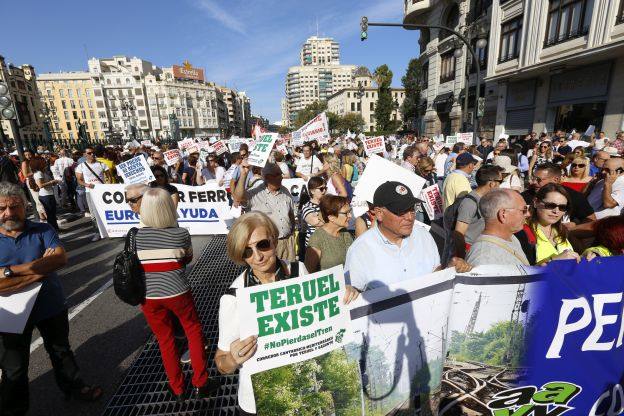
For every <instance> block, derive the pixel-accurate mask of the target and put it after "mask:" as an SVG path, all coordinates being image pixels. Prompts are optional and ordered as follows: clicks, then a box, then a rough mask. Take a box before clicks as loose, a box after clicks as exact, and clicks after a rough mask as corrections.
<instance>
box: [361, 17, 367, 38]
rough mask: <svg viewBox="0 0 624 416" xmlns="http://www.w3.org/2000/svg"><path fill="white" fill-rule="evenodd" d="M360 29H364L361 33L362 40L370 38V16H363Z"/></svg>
mask: <svg viewBox="0 0 624 416" xmlns="http://www.w3.org/2000/svg"><path fill="white" fill-rule="evenodd" d="M360 29H361V30H362V31H361V33H360V40H362V41H365V40H366V39H368V17H366V16H362V21H361V22H360Z"/></svg>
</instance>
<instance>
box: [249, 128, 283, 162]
mask: <svg viewBox="0 0 624 416" xmlns="http://www.w3.org/2000/svg"><path fill="white" fill-rule="evenodd" d="M277 138H278V134H277V133H262V134H261V135H260V136H259V137H258V140H257V141H256V144H255V146H254V147H253V150H252V151H251V152H250V154H249V158H248V159H247V160H248V162H249V164H250V165H252V166H259V167H261V168H262V167H264V165H266V163H267V160H269V156H270V155H271V151H272V150H273V145H274V144H275V141H276V140H277Z"/></svg>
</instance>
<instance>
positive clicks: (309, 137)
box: [293, 112, 331, 145]
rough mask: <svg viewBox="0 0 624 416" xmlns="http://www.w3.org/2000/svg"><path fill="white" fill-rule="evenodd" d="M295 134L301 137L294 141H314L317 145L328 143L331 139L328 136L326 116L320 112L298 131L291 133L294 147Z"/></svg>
mask: <svg viewBox="0 0 624 416" xmlns="http://www.w3.org/2000/svg"><path fill="white" fill-rule="evenodd" d="M295 133H300V134H301V137H300V138H297V139H296V140H297V141H301V142H311V141H314V140H316V141H317V142H318V143H319V144H325V143H329V140H330V139H331V137H330V136H329V123H328V121H327V114H325V112H322V113H321V114H319V115H318V116H316V117H314V118H313V119H312V120H310V121H308V122H307V123H306V124H304V125H303V127H301V128H300V129H299V130H297V131H296V132H293V145H295V144H294V143H295Z"/></svg>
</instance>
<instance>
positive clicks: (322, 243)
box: [305, 195, 353, 272]
mask: <svg viewBox="0 0 624 416" xmlns="http://www.w3.org/2000/svg"><path fill="white" fill-rule="evenodd" d="M320 208H321V216H322V218H323V222H324V224H323V225H322V226H321V227H319V228H317V229H316V231H315V232H314V234H312V237H310V243H309V245H308V248H307V249H306V256H305V265H306V269H308V271H310V272H316V271H318V270H326V269H330V268H332V267H334V266H337V265H339V264H344V262H345V258H346V256H347V250H348V249H349V247H350V246H351V244H352V243H353V237H351V234H350V233H349V231H347V226H348V225H349V220H350V219H351V205H350V204H349V200H348V199H347V198H344V197H341V196H335V195H325V196H323V198H321V204H320Z"/></svg>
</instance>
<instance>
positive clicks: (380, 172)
mask: <svg viewBox="0 0 624 416" xmlns="http://www.w3.org/2000/svg"><path fill="white" fill-rule="evenodd" d="M387 181H398V182H401V183H403V184H405V185H406V186H407V187H408V188H410V190H411V191H412V193H413V194H414V196H416V197H417V196H418V195H420V191H421V190H422V188H423V186H425V180H424V179H423V178H421V177H420V176H418V175H416V174H415V173H414V172H410V171H409V170H407V169H405V168H404V167H401V166H399V165H397V164H396V163H392V162H390V161H389V160H386V159H384V158H383V157H379V156H377V155H371V157H370V159H369V160H368V164H367V165H366V169H364V173H363V174H361V175H360V178H359V179H358V183H357V185H356V187H355V190H354V195H356V196H357V199H358V200H359V201H368V202H371V203H372V202H373V195H374V194H375V190H376V189H377V187H379V185H381V184H382V183H384V182H387Z"/></svg>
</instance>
